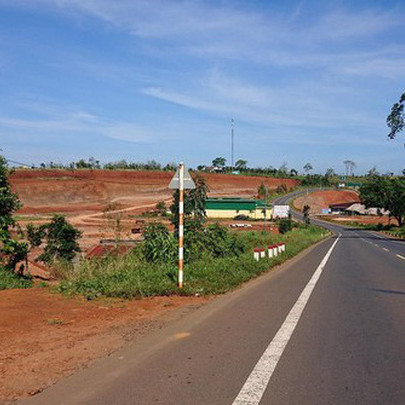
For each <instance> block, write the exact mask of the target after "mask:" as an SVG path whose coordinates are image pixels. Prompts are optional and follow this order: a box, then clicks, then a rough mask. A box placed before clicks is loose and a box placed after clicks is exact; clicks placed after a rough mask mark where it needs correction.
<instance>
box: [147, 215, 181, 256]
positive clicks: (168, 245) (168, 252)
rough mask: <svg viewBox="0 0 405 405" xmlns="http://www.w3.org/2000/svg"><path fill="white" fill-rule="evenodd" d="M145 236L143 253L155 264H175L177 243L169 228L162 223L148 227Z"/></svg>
mask: <svg viewBox="0 0 405 405" xmlns="http://www.w3.org/2000/svg"><path fill="white" fill-rule="evenodd" d="M143 236H144V238H145V242H144V244H143V253H144V255H145V258H146V259H147V260H148V261H151V262H153V263H174V262H175V261H176V258H177V241H176V239H175V237H174V236H173V234H172V233H170V232H169V230H168V229H167V227H166V226H165V225H163V224H162V223H160V222H156V223H153V224H150V225H148V226H147V227H146V228H145V229H144V231H143Z"/></svg>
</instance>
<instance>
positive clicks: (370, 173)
mask: <svg viewBox="0 0 405 405" xmlns="http://www.w3.org/2000/svg"><path fill="white" fill-rule="evenodd" d="M379 175H380V173H378V171H377V167H376V166H373V167H372V168H371V169H370V170H369V171H368V172H367V175H366V176H367V177H373V176H379Z"/></svg>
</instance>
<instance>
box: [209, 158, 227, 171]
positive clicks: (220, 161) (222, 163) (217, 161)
mask: <svg viewBox="0 0 405 405" xmlns="http://www.w3.org/2000/svg"><path fill="white" fill-rule="evenodd" d="M225 164H226V159H225V158H224V157H216V158H215V159H214V160H213V161H212V165H213V166H216V167H221V168H222V167H224V166H225Z"/></svg>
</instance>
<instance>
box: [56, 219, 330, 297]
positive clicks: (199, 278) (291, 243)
mask: <svg viewBox="0 0 405 405" xmlns="http://www.w3.org/2000/svg"><path fill="white" fill-rule="evenodd" d="M327 235H329V233H328V232H327V231H326V230H324V229H321V228H318V227H314V226H310V227H308V228H304V227H302V226H299V227H298V228H294V230H292V231H290V232H288V233H286V234H283V235H274V234H270V233H267V232H254V231H251V232H243V233H240V234H237V237H238V238H240V239H241V241H242V242H243V243H244V244H245V246H246V251H245V253H243V254H241V255H240V256H235V257H220V258H213V257H212V256H211V255H208V254H204V255H203V256H202V257H201V258H200V259H198V260H196V261H194V262H191V263H189V264H186V265H185V269H184V277H185V280H184V288H183V289H182V290H179V289H178V288H177V286H176V280H177V268H176V264H175V263H173V264H166V263H162V264H157V263H148V262H147V261H146V260H145V258H144V256H143V255H142V252H141V250H140V249H137V248H136V249H134V250H133V251H132V252H131V253H129V254H127V255H125V256H118V257H117V256H109V257H106V258H102V259H91V260H85V261H83V262H82V263H81V266H80V268H79V269H78V270H77V271H76V272H75V273H74V274H71V275H70V276H69V278H68V279H67V280H63V281H62V282H61V284H60V285H59V291H61V292H63V293H65V294H81V295H83V296H85V297H86V298H87V299H95V298H97V297H100V296H104V297H120V298H137V297H147V296H157V295H173V294H177V295H196V294H199V295H208V294H223V293H225V292H227V291H230V290H232V289H234V288H236V287H237V286H239V285H240V284H242V283H243V282H245V281H247V280H249V279H251V278H253V277H256V276H258V275H259V274H261V273H263V272H265V271H267V270H268V269H269V268H271V267H274V266H276V265H278V264H281V263H283V262H284V261H286V260H288V259H290V258H292V257H294V256H295V255H297V254H298V253H299V252H301V251H302V250H304V249H306V248H307V247H309V246H311V245H312V244H314V243H316V242H318V241H320V240H321V239H323V238H325V237H326V236H327ZM277 242H285V243H286V251H285V252H284V253H283V254H281V255H279V256H278V257H277V258H273V259H268V258H266V259H262V260H260V261H259V262H256V261H254V260H253V248H254V247H260V246H263V247H264V246H266V245H269V244H273V243H277Z"/></svg>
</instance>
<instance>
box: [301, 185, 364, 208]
mask: <svg viewBox="0 0 405 405" xmlns="http://www.w3.org/2000/svg"><path fill="white" fill-rule="evenodd" d="M347 202H353V203H355V202H360V198H359V195H358V194H357V193H356V192H355V191H353V190H325V191H316V192H314V193H311V194H309V195H304V196H302V197H298V198H297V199H296V200H295V201H294V206H295V207H296V208H297V209H298V210H300V211H302V207H303V206H304V205H309V206H310V207H311V213H312V214H320V213H322V209H323V208H329V205H330V204H339V203H347Z"/></svg>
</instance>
